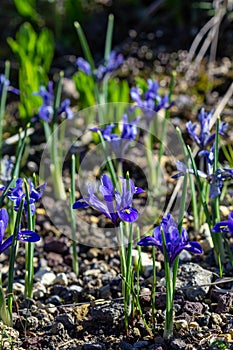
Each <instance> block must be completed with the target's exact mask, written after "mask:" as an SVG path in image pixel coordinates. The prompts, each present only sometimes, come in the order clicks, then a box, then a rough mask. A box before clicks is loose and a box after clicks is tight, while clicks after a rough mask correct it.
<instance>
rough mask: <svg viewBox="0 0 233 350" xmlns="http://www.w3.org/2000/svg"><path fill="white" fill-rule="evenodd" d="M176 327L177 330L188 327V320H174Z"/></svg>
mask: <svg viewBox="0 0 233 350" xmlns="http://www.w3.org/2000/svg"><path fill="white" fill-rule="evenodd" d="M174 327H175V328H176V330H177V331H180V330H181V329H187V328H188V322H187V321H186V320H177V321H174Z"/></svg>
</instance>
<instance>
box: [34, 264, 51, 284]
mask: <svg viewBox="0 0 233 350" xmlns="http://www.w3.org/2000/svg"><path fill="white" fill-rule="evenodd" d="M34 279H35V281H39V282H40V283H42V284H43V285H44V286H51V285H52V284H53V283H54V281H55V279H56V275H55V274H54V273H53V272H52V271H51V270H50V268H48V267H47V268H45V269H41V270H39V271H37V272H36V273H35V275H34Z"/></svg>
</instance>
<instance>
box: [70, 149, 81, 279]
mask: <svg viewBox="0 0 233 350" xmlns="http://www.w3.org/2000/svg"><path fill="white" fill-rule="evenodd" d="M75 163H76V161H75V155H74V154H72V157H71V190H70V213H71V231H72V251H73V270H74V272H75V274H76V275H77V276H78V274H79V265H78V254H77V243H76V220H75V213H74V210H73V204H74V202H75Z"/></svg>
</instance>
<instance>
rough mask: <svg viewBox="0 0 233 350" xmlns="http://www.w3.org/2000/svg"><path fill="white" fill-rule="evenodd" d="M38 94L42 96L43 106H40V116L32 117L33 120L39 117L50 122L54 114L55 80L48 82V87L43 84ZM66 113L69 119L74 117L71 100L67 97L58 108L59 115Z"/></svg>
mask: <svg viewBox="0 0 233 350" xmlns="http://www.w3.org/2000/svg"><path fill="white" fill-rule="evenodd" d="M34 95H36V96H40V97H41V98H42V100H43V104H42V106H41V107H40V108H39V112H38V116H36V117H35V118H33V119H32V121H37V120H39V119H41V120H44V121H45V122H47V123H49V122H51V121H52V119H53V115H54V91H53V82H52V81H50V82H49V83H48V89H47V90H46V88H45V87H44V86H41V87H40V89H39V92H36V93H34ZM62 114H64V115H65V117H66V118H67V119H72V118H73V112H72V110H71V108H70V100H69V99H65V100H64V101H63V102H62V103H61V105H60V107H59V108H58V110H57V116H61V115H62Z"/></svg>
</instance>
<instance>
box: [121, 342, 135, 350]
mask: <svg viewBox="0 0 233 350" xmlns="http://www.w3.org/2000/svg"><path fill="white" fill-rule="evenodd" d="M119 349H121V350H134V347H133V345H131V344H130V343H127V342H126V341H121V342H120V344H119Z"/></svg>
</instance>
